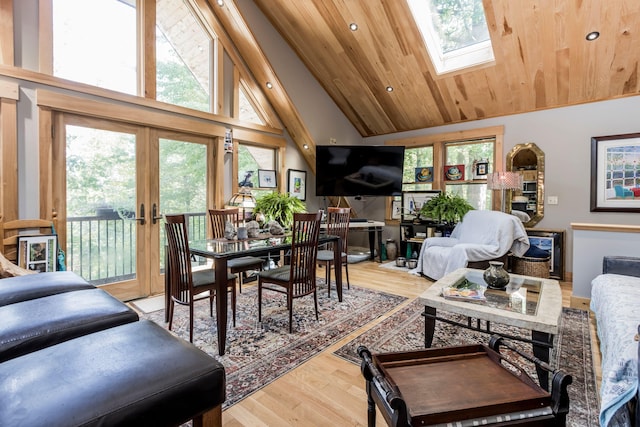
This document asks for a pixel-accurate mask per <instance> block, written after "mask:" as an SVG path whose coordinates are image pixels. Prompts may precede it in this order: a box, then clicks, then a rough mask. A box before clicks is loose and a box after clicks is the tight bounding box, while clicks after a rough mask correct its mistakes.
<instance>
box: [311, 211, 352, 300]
mask: <svg viewBox="0 0 640 427" xmlns="http://www.w3.org/2000/svg"><path fill="white" fill-rule="evenodd" d="M350 216H351V208H334V207H330V208H327V234H328V235H330V236H339V237H340V239H341V247H340V251H341V255H340V256H341V257H342V265H343V266H344V269H345V274H346V276H347V288H349V287H350V285H349V267H348V264H347V252H348V250H347V248H348V242H347V240H348V237H349V217H350ZM336 244H337V242H331V243H327V247H326V248H325V249H321V250H318V264H319V265H323V266H324V267H325V268H326V271H325V281H326V282H327V293H328V295H329V296H331V266H332V265H333V260H334V245H336Z"/></svg>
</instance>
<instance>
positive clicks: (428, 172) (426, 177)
mask: <svg viewBox="0 0 640 427" xmlns="http://www.w3.org/2000/svg"><path fill="white" fill-rule="evenodd" d="M415 171H416V173H415V179H416V181H415V182H416V183H423V182H433V167H432V166H423V167H419V168H415Z"/></svg>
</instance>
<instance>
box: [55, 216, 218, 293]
mask: <svg viewBox="0 0 640 427" xmlns="http://www.w3.org/2000/svg"><path fill="white" fill-rule="evenodd" d="M185 215H187V217H188V221H187V225H188V232H189V239H192V240H197V239H204V238H206V235H207V222H206V219H207V218H206V214H205V213H204V212H196V213H187V214H185ZM136 225H137V222H136V221H135V220H134V219H133V218H122V217H120V216H119V215H117V214H116V213H114V214H106V215H100V216H82V217H69V218H67V247H66V264H67V270H71V271H74V272H75V273H77V274H79V275H80V276H82V277H83V278H84V279H85V280H87V281H88V282H90V283H92V284H94V285H102V284H106V283H113V282H120V281H123V280H129V279H133V278H134V277H135V273H136V255H137V246H136ZM165 242H166V241H165V236H164V227H161V228H160V262H161V265H160V268H161V270H164V248H165Z"/></svg>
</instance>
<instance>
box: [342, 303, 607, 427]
mask: <svg viewBox="0 0 640 427" xmlns="http://www.w3.org/2000/svg"><path fill="white" fill-rule="evenodd" d="M423 310H424V306H423V305H422V304H420V303H419V302H418V301H414V302H412V303H410V304H409V305H407V307H406V308H404V309H402V310H400V311H399V312H398V313H396V314H394V315H393V316H391V317H389V318H388V319H386V320H385V321H384V322H382V323H380V324H378V325H377V326H375V327H373V328H372V329H370V330H369V331H367V332H365V333H363V334H362V335H360V336H359V337H357V338H355V339H353V340H352V341H350V342H349V343H347V344H345V345H344V346H342V347H341V348H339V349H338V350H336V351H335V352H334V354H336V355H337V356H340V357H342V358H344V359H346V360H348V361H351V362H354V363H358V364H359V363H360V358H359V357H358V355H357V353H356V349H357V348H358V346H359V345H365V346H367V347H368V348H369V350H370V351H371V352H372V353H386V352H393V351H407V350H419V349H423V348H424V317H422V315H421V314H422V311H423ZM438 315H439V316H442V317H449V318H452V319H457V320H458V321H460V320H463V319H462V317H461V316H458V315H456V314H452V313H444V312H442V311H439V312H438ZM491 326H492V329H493V330H495V331H496V333H499V332H500V331H501V330H503V331H505V333H510V334H512V335H516V336H523V337H529V336H530V332H529V331H526V330H522V329H519V328H508V327H506V326H502V325H498V324H496V323H493V324H492V325H491ZM507 328H508V332H506V331H507ZM556 339H557V341H556V346H555V348H554V350H553V354H552V356H551V364H552V366H556V367H559V368H560V369H562V370H563V371H564V372H566V373H569V374H571V376H572V377H573V383H572V384H571V385H570V386H569V397H570V409H569V415H568V417H567V425H568V426H573V427H596V426H598V396H597V387H596V378H595V374H594V371H593V360H592V358H591V335H590V333H589V313H588V312H586V311H583V310H577V309H571V308H563V310H562V324H561V327H560V333H559V335H558V337H557V338H556ZM478 342H481V343H488V342H489V335H487V334H483V333H479V332H474V331H470V330H468V329H464V328H460V327H457V326H453V325H449V324H447V323H444V322H436V331H435V334H434V339H433V347H444V346H449V345H459V344H466V343H478ZM519 346H520V347H521V349H522V350H524V351H526V352H527V353H531V352H532V350H531V346H530V345H525V344H524V343H521V345H519ZM527 371H528V372H529V373H530V375H531V374H533V375H532V376H533V378H536V376H535V373H534V372H535V371H534V370H533V366H532V364H531V366H529V367H528V369H527Z"/></svg>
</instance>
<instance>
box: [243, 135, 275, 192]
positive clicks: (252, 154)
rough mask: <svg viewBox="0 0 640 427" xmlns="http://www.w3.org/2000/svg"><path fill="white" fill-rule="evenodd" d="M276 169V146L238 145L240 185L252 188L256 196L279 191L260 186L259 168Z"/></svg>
mask: <svg viewBox="0 0 640 427" xmlns="http://www.w3.org/2000/svg"><path fill="white" fill-rule="evenodd" d="M259 169H265V170H276V150H275V149H274V148H267V147H258V146H255V145H248V144H239V146H238V186H239V187H249V188H251V193H253V196H254V197H256V198H260V196H261V195H263V194H266V193H271V192H273V191H277V189H275V188H260V184H259V182H258V170H259Z"/></svg>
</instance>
